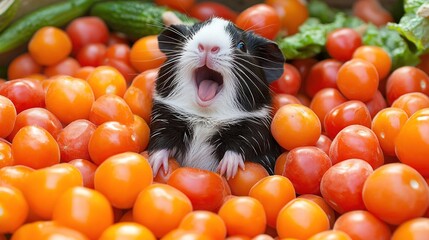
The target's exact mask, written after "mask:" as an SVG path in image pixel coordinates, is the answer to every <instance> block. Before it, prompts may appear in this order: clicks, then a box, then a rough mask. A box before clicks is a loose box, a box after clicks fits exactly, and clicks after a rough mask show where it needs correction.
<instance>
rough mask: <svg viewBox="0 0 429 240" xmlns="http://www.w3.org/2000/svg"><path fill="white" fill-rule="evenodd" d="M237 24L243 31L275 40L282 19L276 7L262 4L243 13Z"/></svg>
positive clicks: (236, 21) (239, 16)
mask: <svg viewBox="0 0 429 240" xmlns="http://www.w3.org/2000/svg"><path fill="white" fill-rule="evenodd" d="M235 24H236V25H237V27H239V28H241V29H243V30H246V31H249V30H250V31H254V32H255V33H256V34H258V35H261V36H262V37H265V38H268V39H274V38H275V37H276V36H277V34H278V32H279V31H280V25H281V19H280V17H279V15H278V14H277V12H276V10H275V8H274V7H272V6H270V5H267V4H264V3H260V4H256V5H253V6H251V7H249V8H247V9H245V10H244V11H242V12H241V13H240V14H239V15H238V17H237V19H236V20H235Z"/></svg>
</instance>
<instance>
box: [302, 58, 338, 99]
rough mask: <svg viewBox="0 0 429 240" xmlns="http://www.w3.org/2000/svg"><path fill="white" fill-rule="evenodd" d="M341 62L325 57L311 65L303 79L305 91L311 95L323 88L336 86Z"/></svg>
mask: <svg viewBox="0 0 429 240" xmlns="http://www.w3.org/2000/svg"><path fill="white" fill-rule="evenodd" d="M341 65H342V63H341V62H340V61H338V60H334V59H325V60H323V61H320V62H318V63H316V64H314V65H313V67H312V68H311V69H310V72H309V74H308V76H307V78H306V79H305V83H304V87H305V93H306V94H307V95H308V96H309V97H313V96H314V95H315V94H316V93H317V92H318V91H319V90H321V89H323V88H337V75H338V70H339V69H340V67H341Z"/></svg>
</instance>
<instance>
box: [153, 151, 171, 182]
mask: <svg viewBox="0 0 429 240" xmlns="http://www.w3.org/2000/svg"><path fill="white" fill-rule="evenodd" d="M169 155H170V151H169V150H167V149H161V150H156V151H154V152H152V153H151V154H150V155H149V164H150V166H151V167H152V172H153V176H156V174H158V171H159V169H160V168H163V169H164V172H165V173H166V172H167V171H168V157H169Z"/></svg>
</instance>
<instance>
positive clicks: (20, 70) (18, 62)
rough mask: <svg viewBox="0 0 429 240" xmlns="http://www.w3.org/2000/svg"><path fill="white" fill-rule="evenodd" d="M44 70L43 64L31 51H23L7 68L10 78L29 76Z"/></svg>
mask: <svg viewBox="0 0 429 240" xmlns="http://www.w3.org/2000/svg"><path fill="white" fill-rule="evenodd" d="M41 72H42V66H41V65H40V64H38V63H37V62H36V61H35V60H34V59H33V57H32V56H31V55H30V54H29V53H23V54H21V55H19V56H18V57H16V58H14V59H13V60H12V61H11V62H10V63H9V66H8V68H7V76H8V79H9V80H13V79H18V78H24V77H28V76H30V75H32V74H38V73H41Z"/></svg>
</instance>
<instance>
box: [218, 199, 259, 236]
mask: <svg viewBox="0 0 429 240" xmlns="http://www.w3.org/2000/svg"><path fill="white" fill-rule="evenodd" d="M218 214H219V216H220V217H221V218H222V219H223V221H224V222H225V225H226V229H227V233H228V235H229V236H231V235H244V236H248V237H254V236H257V235H258V234H261V233H264V232H265V228H266V224H267V219H266V217H265V211H264V207H263V205H262V204H261V203H260V202H259V201H258V200H256V199H254V198H252V197H246V196H242V197H235V198H231V199H229V200H227V201H226V202H225V203H224V204H223V205H222V207H221V208H220V209H219V212H218Z"/></svg>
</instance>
